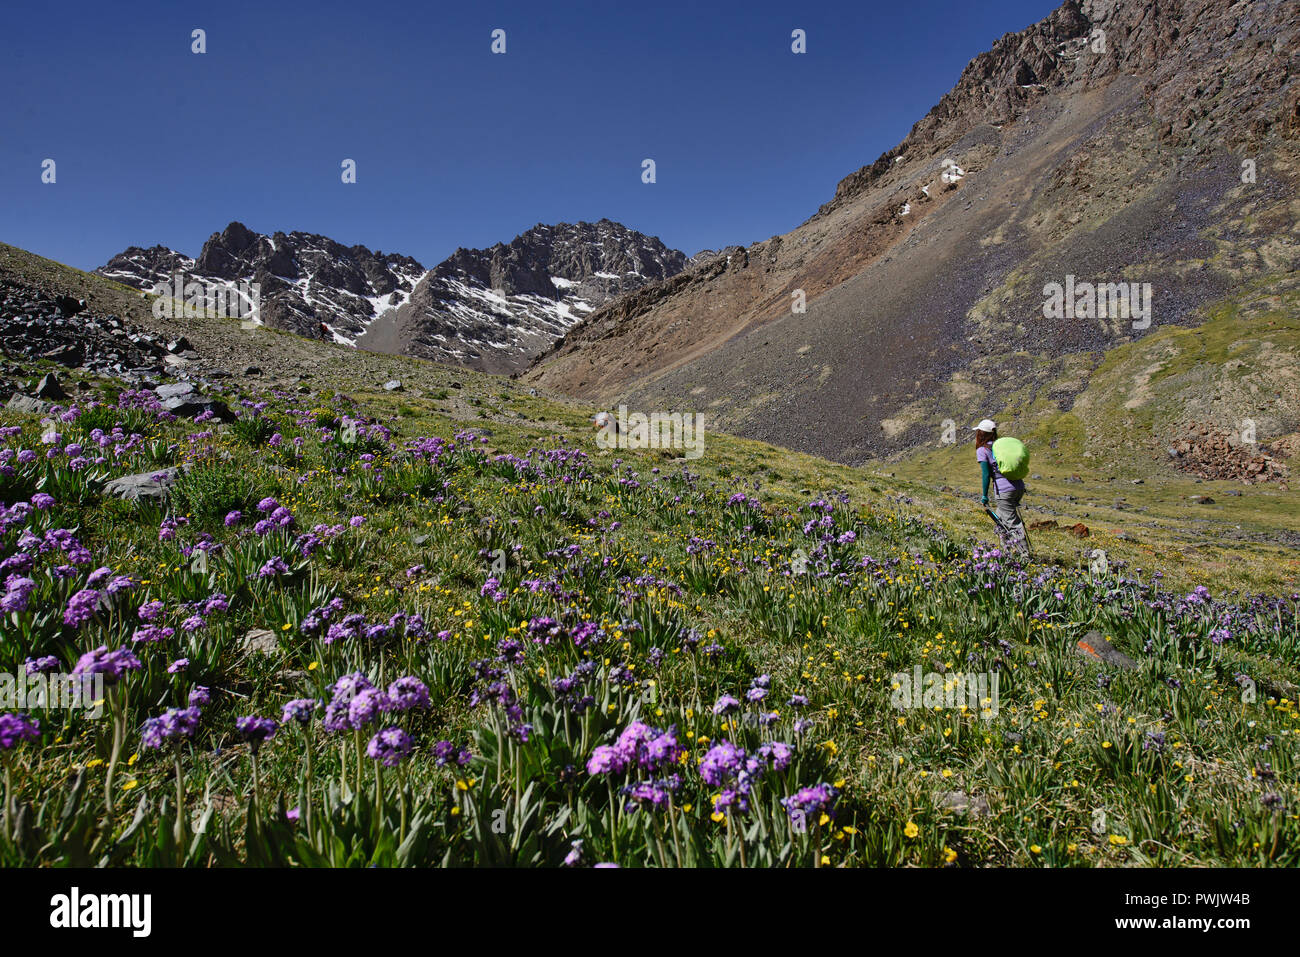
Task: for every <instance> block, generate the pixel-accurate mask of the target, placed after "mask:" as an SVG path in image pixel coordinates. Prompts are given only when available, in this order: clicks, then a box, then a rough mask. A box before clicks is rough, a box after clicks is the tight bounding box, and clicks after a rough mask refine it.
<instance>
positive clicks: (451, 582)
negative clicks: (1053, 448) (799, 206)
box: [0, 257, 1300, 866]
mask: <svg viewBox="0 0 1300 957" xmlns="http://www.w3.org/2000/svg"><path fill="white" fill-rule="evenodd" d="M32 261H35V259H34V257H32ZM44 268H48V269H49V270H50V272H49V273H48V276H47V281H48V282H53V283H55V284H58V283H60V282H62V280H61V278H60V277H61V275H62V274H61V273H60V272H59V270H58V268H56V267H55V266H54V265H53V264H50V265H49V266H48V267H44ZM68 281H69V282H71V281H72V280H68ZM187 322H188V321H187ZM176 328H177V329H178V330H179V331H183V332H185V333H186V334H187V335H189V336H191V338H192V340H193V341H194V342H196V343H198V344H199V348H200V350H201V351H206V352H210V353H214V354H218V355H231V356H236V355H242V354H244V353H247V354H259V355H261V356H262V361H263V365H264V366H265V367H266V370H267V371H266V381H264V382H259V381H255V380H247V379H239V378H235V379H231V380H226V382H225V385H226V395H225V397H226V399H227V400H228V402H229V403H230V405H231V407H232V408H233V409H235V410H236V411H237V412H238V413H239V419H238V421H237V422H235V423H234V424H232V425H229V426H224V425H216V424H215V423H213V422H206V423H194V422H183V421H168V420H167V419H168V417H167V416H165V415H159V413H158V411H157V408H156V403H155V402H154V401H153V400H152V399H151V398H150V397H149V396H147V395H145V394H142V393H139V392H134V391H131V390H123V389H122V386H121V384H120V383H114V382H111V381H107V380H104V381H99V380H96V381H88V382H86V384H85V387H84V388H82V389H80V390H78V392H77V394H76V396H75V397H74V399H73V400H71V401H69V402H65V403H63V407H62V408H60V409H56V410H51V412H50V415H49V418H48V420H47V421H45V422H42V421H40V420H39V419H38V417H37V416H18V415H15V414H13V413H3V417H4V418H3V424H4V432H3V433H0V436H2V437H0V501H2V502H3V503H4V504H5V509H4V512H3V513H2V515H3V518H2V520H0V528H2V529H3V530H2V531H0V562H3V563H4V564H3V567H4V571H5V576H6V578H5V585H4V594H3V602H2V604H0V608H3V615H4V618H3V628H2V629H0V671H3V672H9V673H11V674H12V673H15V672H17V671H20V670H24V669H25V667H26V666H27V663H28V662H31V663H32V666H33V667H35V668H36V669H37V670H41V669H52V670H53V671H55V672H67V671H72V670H76V669H78V668H79V669H80V670H81V671H82V672H84V673H92V674H93V673H95V672H99V673H102V674H105V675H106V679H105V680H106V681H107V682H108V685H107V688H106V689H105V693H104V697H103V699H102V701H103V704H102V710H103V714H102V716H100V717H94V716H92V715H93V712H91V713H84V712H82V711H77V710H62V711H60V710H41V709H26V708H22V707H9V706H7V705H0V714H4V715H6V717H3V718H0V723H2V724H0V727H2V728H3V734H2V735H0V755H2V756H3V758H4V769H5V779H4V787H5V809H6V812H7V813H6V816H5V818H4V823H3V830H2V835H3V836H0V862H2V863H4V864H10V865H13V864H108V863H118V864H132V865H162V864H174V863H184V864H187V865H191V866H202V865H213V864H289V865H297V866H311V865H356V866H359V865H364V864H377V865H384V866H388V865H437V864H449V865H470V864H474V865H487V864H546V865H561V864H563V863H565V862H566V860H568V861H569V862H571V863H580V864H583V865H591V864H595V863H607V862H617V863H619V864H621V865H624V866H636V865H663V864H677V863H687V864H692V863H694V864H705V865H739V864H742V863H743V864H749V865H756V864H763V865H767V864H772V865H795V866H819V865H828V866H855V865H912V864H916V865H926V866H940V865H949V864H951V865H957V866H985V865H999V864H1001V865H1006V864H1014V865H1024V866H1040V865H1043V866H1045V865H1056V866H1098V865H1124V864H1141V863H1160V864H1235V865H1244V864H1251V865H1254V864H1279V865H1294V864H1296V863H1297V860H1298V858H1300V854H1298V848H1300V843H1298V841H1297V838H1298V837H1300V834H1298V828H1297V816H1296V812H1295V808H1296V806H1297V800H1298V799H1300V795H1298V794H1297V780H1296V766H1295V751H1296V746H1295V745H1294V744H1293V743H1292V742H1294V741H1295V740H1296V738H1295V735H1297V734H1300V714H1297V710H1296V701H1297V697H1298V695H1300V663H1298V659H1297V642H1298V641H1300V626H1298V625H1297V619H1296V611H1297V599H1296V597H1295V595H1294V593H1295V592H1296V590H1297V588H1296V569H1295V566H1294V564H1289V565H1288V564H1287V562H1288V561H1293V558H1292V556H1293V553H1287V552H1284V551H1283V550H1282V549H1281V548H1280V547H1278V546H1276V545H1269V544H1267V543H1265V542H1263V541H1261V542H1251V541H1249V540H1247V539H1246V538H1243V539H1242V540H1240V541H1236V542H1234V541H1231V540H1229V539H1228V538H1227V536H1226V534H1225V533H1226V531H1227V530H1229V529H1231V528H1233V527H1234V526H1235V525H1236V524H1242V525H1243V530H1244V529H1246V528H1247V526H1248V523H1250V522H1254V523H1256V524H1257V525H1259V526H1261V535H1262V536H1264V537H1267V535H1272V536H1274V537H1277V536H1281V535H1285V534H1286V532H1287V531H1288V529H1293V526H1292V525H1291V524H1289V523H1290V522H1293V521H1294V519H1293V518H1291V517H1290V516H1288V515H1286V514H1284V512H1283V510H1282V509H1281V508H1280V507H1279V509H1278V510H1277V511H1276V512H1275V513H1265V512H1263V511H1262V510H1260V509H1258V508H1252V507H1251V506H1252V504H1253V501H1254V500H1253V499H1251V498H1247V497H1246V496H1243V498H1242V500H1240V501H1233V502H1230V503H1229V502H1226V500H1224V501H1225V504H1224V505H1223V506H1218V507H1217V508H1221V509H1223V510H1224V511H1222V512H1214V513H1213V515H1212V517H1207V518H1206V519H1204V521H1205V523H1206V524H1205V526H1204V535H1203V537H1204V541H1201V542H1197V543H1191V542H1188V541H1187V537H1186V532H1185V524H1186V523H1185V517H1186V514H1187V507H1186V505H1184V504H1180V503H1179V502H1177V501H1176V500H1175V499H1176V493H1177V491H1178V490H1177V489H1171V488H1165V487H1163V486H1162V487H1160V488H1157V487H1156V483H1151V484H1150V485H1148V486H1144V487H1142V491H1141V494H1144V495H1150V496H1152V498H1151V499H1150V505H1149V506H1147V507H1148V511H1147V512H1146V513H1143V514H1142V523H1141V527H1140V529H1136V530H1135V529H1134V528H1133V527H1132V524H1131V519H1132V518H1133V514H1132V512H1129V511H1125V512H1123V513H1122V515H1119V514H1117V515H1116V516H1115V521H1114V522H1113V523H1112V522H1111V521H1110V520H1109V518H1107V520H1104V521H1101V520H1099V518H1101V516H1102V514H1103V513H1104V512H1105V510H1100V511H1099V512H1097V513H1093V512H1090V511H1087V510H1086V509H1085V508H1084V504H1083V503H1068V502H1065V503H1062V504H1060V506H1059V508H1060V510H1061V515H1060V517H1061V518H1064V519H1067V520H1068V519H1078V518H1083V520H1084V521H1087V522H1089V523H1090V524H1091V526H1092V528H1093V534H1092V536H1091V537H1090V538H1089V539H1088V540H1078V539H1074V538H1072V537H1069V536H1067V535H1066V534H1065V533H1064V532H1062V531H1060V530H1056V531H1052V532H1047V533H1040V534H1038V535H1037V536H1036V541H1035V544H1036V547H1037V553H1038V556H1037V557H1038V561H1037V562H1036V563H1035V564H1031V565H1028V566H1024V565H1022V564H1020V563H1019V562H1017V561H1015V560H1013V559H1011V558H1008V557H1006V556H1004V555H1002V554H1001V552H1000V551H999V550H998V549H997V548H996V547H995V544H994V543H993V542H991V541H989V537H990V534H989V533H990V531H991V529H990V527H988V526H987V525H986V524H985V522H986V521H987V520H986V519H984V518H983V517H982V515H980V514H979V512H978V510H977V509H976V508H975V507H974V506H973V505H972V502H971V498H970V495H969V494H968V493H967V492H958V491H955V490H951V489H949V490H945V489H944V487H943V486H942V485H941V484H940V483H942V482H943V481H945V480H947V481H949V482H951V483H952V484H953V485H960V486H965V487H966V488H967V489H971V490H973V477H972V476H970V475H969V474H968V473H969V472H970V471H971V470H970V469H969V462H968V459H969V449H968V448H965V447H963V448H959V449H949V450H947V451H945V452H943V453H942V454H940V455H937V456H936V457H935V458H934V459H933V460H931V461H929V462H928V463H927V462H924V461H923V460H919V459H915V460H910V461H909V462H908V463H907V466H906V469H905V468H904V466H903V465H898V466H894V465H890V466H886V467H885V468H887V469H891V470H893V471H895V472H896V473H897V474H896V475H894V476H891V475H889V474H888V473H887V472H885V471H882V470H872V471H864V470H856V469H851V468H848V467H845V466H839V465H833V464H830V463H827V462H824V461H822V460H819V459H816V458H813V457H810V456H805V455H800V454H795V453H789V452H784V451H782V450H779V449H775V448H772V447H770V446H766V445H762V444H760V443H756V442H750V441H745V440H740V439H735V438H731V437H728V436H725V435H713V434H709V435H708V436H707V438H706V444H705V449H704V454H703V455H702V457H700V458H698V459H693V460H687V459H683V458H680V457H678V454H677V453H676V452H674V451H673V450H671V449H663V450H659V449H652V450H620V451H618V452H610V451H605V450H602V449H600V448H599V447H598V446H597V444H596V443H595V441H594V436H593V433H592V432H591V428H590V424H589V419H588V416H589V414H590V411H591V410H589V409H582V408H578V407H575V406H572V405H567V404H563V403H559V402H555V401H552V400H551V399H548V398H547V397H545V396H541V395H534V394H531V390H528V389H527V388H525V387H523V386H521V385H519V384H517V383H513V382H510V381H506V380H500V379H494V378H492V377H487V376H475V375H467V374H463V373H461V372H459V371H456V370H450V369H445V368H439V367H435V366H431V365H428V364H424V363H420V362H416V361H411V360H402V359H395V358H390V357H377V356H369V355H365V354H358V353H354V352H350V351H348V350H343V349H335V348H331V347H325V346H318V345H315V344H310V343H306V342H304V341H302V340H294V339H292V338H291V337H285V336H280V335H275V334H272V333H270V332H267V331H265V330H255V331H251V332H250V331H244V330H241V329H239V328H238V326H237V324H234V323H225V324H224V325H223V324H222V323H220V322H218V321H216V320H204V321H201V322H193V323H190V324H188V325H187V324H186V323H185V322H180V323H178V324H177V326H176ZM1119 365H1120V364H1119V363H1117V366H1116V367H1117V368H1119ZM41 371H43V370H42V369H41V368H40V367H37V366H32V367H28V368H25V369H24V370H22V372H21V374H20V378H21V377H22V376H24V375H30V376H33V377H34V376H35V375H36V374H38V373H39V372H41ZM1117 374H1118V373H1117ZM392 377H400V378H401V380H402V382H403V384H404V387H403V390H402V391H400V392H390V391H386V390H384V389H383V388H382V386H381V385H380V384H379V383H381V382H383V381H384V380H385V379H386V378H392ZM1058 431H1061V430H1058ZM1070 448H1071V446H1070V445H1069V444H1068V443H1066V444H1064V445H1062V448H1061V450H1060V455H1061V459H1060V461H1059V462H1058V461H1053V460H1052V459H1051V457H1050V456H1048V455H1044V456H1042V459H1044V461H1042V462H1039V463H1038V465H1039V467H1041V468H1042V469H1043V470H1044V473H1045V475H1044V479H1043V480H1042V482H1041V483H1040V484H1041V487H1042V492H1041V493H1040V494H1041V495H1043V496H1044V497H1051V498H1053V500H1055V499H1057V498H1059V497H1060V496H1063V495H1066V494H1075V495H1076V497H1082V495H1083V494H1084V493H1082V492H1081V491H1080V490H1079V487H1078V486H1077V485H1075V484H1073V483H1069V482H1066V481H1065V480H1066V479H1067V478H1068V470H1069V469H1072V468H1077V467H1078V466H1079V461H1080V460H1074V459H1071V458H1069V457H1068V455H1067V453H1068V451H1069V449H1070ZM171 467H176V468H179V469H180V470H181V471H180V477H179V478H178V479H177V480H176V483H175V485H174V486H173V487H172V489H171V494H170V496H169V497H167V498H165V499H161V500H158V501H150V500H145V501H142V502H139V503H131V502H125V501H122V500H120V499H117V498H115V497H113V496H112V495H110V494H109V493H108V492H107V491H106V490H105V484H106V482H107V481H109V480H110V479H112V478H114V477H117V476H120V475H123V474H136V473H161V472H162V471H163V470H165V469H167V468H171ZM905 471H907V472H908V474H904V472H905ZM1202 487H1203V486H1198V488H1202ZM1067 489H1072V490H1073V492H1068V491H1066V490H1067ZM1124 494H1125V495H1126V496H1127V497H1129V498H1130V500H1136V499H1135V496H1136V494H1138V493H1137V492H1134V491H1130V489H1128V488H1126V489H1125V491H1124ZM1248 494H1249V495H1250V496H1256V495H1262V494H1263V493H1262V492H1256V491H1251V492H1249V493H1248ZM46 496H48V497H46ZM1166 499H1167V500H1166ZM1144 501H1145V500H1144ZM23 503H27V504H23ZM1238 508H1239V509H1240V511H1235V510H1236V509H1238ZM1078 509H1084V511H1083V513H1082V514H1080V513H1079V512H1078V511H1077V510H1078ZM1071 510H1076V511H1071ZM1066 512H1069V514H1068V515H1067V514H1066ZM1033 517H1034V515H1032V514H1031V518H1033ZM1266 525H1267V526H1269V527H1268V528H1267V529H1265V528H1263V526H1266ZM1120 533H1122V535H1123V537H1121V534H1120ZM1198 534H1199V533H1198ZM1193 545H1199V546H1200V547H1193ZM1096 547H1104V548H1105V549H1106V550H1107V551H1108V555H1109V559H1110V560H1109V565H1108V569H1107V571H1106V572H1105V573H1099V572H1098V573H1094V572H1093V571H1092V570H1091V569H1090V568H1089V564H1088V557H1089V554H1090V553H1091V550H1092V549H1093V548H1096ZM1197 586H1201V587H1200V588H1198V587H1197ZM1262 587H1267V588H1268V589H1269V590H1270V591H1272V592H1273V594H1274V595H1275V596H1276V597H1265V596H1261V595H1258V594H1255V593H1254V592H1255V591H1256V590H1257V589H1259V588H1262ZM1093 630H1096V631H1099V632H1100V633H1102V634H1103V635H1105V636H1108V637H1109V638H1110V639H1111V640H1112V641H1113V643H1114V645H1115V646H1116V647H1117V648H1119V649H1120V650H1122V651H1123V652H1126V653H1127V654H1128V655H1130V656H1132V658H1133V659H1134V660H1135V662H1136V668H1135V669H1133V670H1122V669H1116V668H1113V667H1111V666H1109V665H1102V664H1100V663H1097V662H1095V661H1094V660H1093V659H1091V658H1087V657H1084V656H1083V655H1082V654H1080V652H1079V651H1078V650H1077V643H1078V642H1079V641H1080V640H1081V639H1084V638H1085V636H1087V635H1088V633H1089V632H1091V631H1093ZM1087 640H1088V641H1089V642H1091V643H1094V644H1095V642H1096V639H1095V638H1088V639H1087ZM96 649H99V650H98V651H97V650H96ZM915 669H920V674H921V675H922V681H923V682H925V681H930V682H932V683H933V682H935V681H937V682H939V685H938V686H939V687H940V688H943V687H944V686H945V685H946V686H947V688H948V689H949V692H948V694H947V696H946V697H944V696H942V695H941V697H940V698H939V699H935V698H933V697H931V698H930V699H929V700H927V699H926V697H925V695H924V694H920V693H918V694H917V695H916V696H915V698H914V699H912V700H908V698H912V696H911V695H910V694H909V695H907V696H906V697H905V696H904V694H903V692H904V690H906V691H909V692H910V691H911V685H912V680H911V677H910V676H912V675H914V674H915V673H916V671H915ZM900 675H905V676H908V678H907V679H906V680H900V678H899V676H900ZM931 675H933V676H937V677H934V678H930V677H928V676H931ZM965 675H970V676H973V677H974V678H975V679H976V683H975V685H974V687H975V688H976V689H977V690H976V698H975V700H971V699H970V698H969V697H966V696H962V695H958V694H956V689H957V682H958V679H959V676H965ZM994 676H996V680H997V685H996V692H994V688H993V685H992V681H993V678H994ZM115 677H116V678H117V679H118V680H114V678H115ZM965 680H966V679H965V678H964V677H961V681H962V682H963V687H965ZM980 681H983V684H980V683H979V682H980ZM2 684H3V681H2V680H0V685H2ZM371 686H373V688H371ZM922 687H924V684H923V685H922ZM201 689H206V691H204V690H201ZM367 689H370V690H367ZM4 690H5V689H4V687H2V686H0V692H3V691H4ZM918 690H919V689H918ZM937 693H938V692H932V694H937ZM291 702H296V703H295V704H292V705H290V703H291ZM286 705H290V708H289V713H288V715H287V716H286V714H285V708H286ZM22 711H26V712H27V714H28V715H29V716H30V718H32V719H35V720H36V721H37V722H39V727H38V728H36V729H31V728H30V725H28V724H27V723H26V722H25V721H24V720H20V719H18V718H16V717H12V716H11V715H12V714H13V713H15V712H22ZM250 717H251V718H264V719H272V720H274V721H276V722H283V723H282V724H280V725H279V726H278V727H274V728H273V726H272V725H271V724H269V723H263V722H249V721H246V720H244V719H247V718H250ZM267 735H270V736H269V738H268V737H267ZM178 809H179V812H178Z"/></svg>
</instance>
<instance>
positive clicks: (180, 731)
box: [140, 705, 202, 750]
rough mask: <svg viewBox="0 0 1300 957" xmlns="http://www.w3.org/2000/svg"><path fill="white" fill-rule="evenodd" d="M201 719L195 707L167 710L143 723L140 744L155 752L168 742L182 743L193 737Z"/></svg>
mask: <svg viewBox="0 0 1300 957" xmlns="http://www.w3.org/2000/svg"><path fill="white" fill-rule="evenodd" d="M200 717H202V714H201V712H200V711H199V708H198V706H197V705H191V706H190V707H188V708H168V709H167V710H166V711H164V712H163V713H162V714H160V715H158V716H157V717H154V718H149V719H148V720H146V721H145V723H144V727H143V728H142V729H141V730H140V743H141V744H143V745H144V747H146V748H152V749H154V750H157V749H158V748H161V747H162V746H163V745H164V744H166V743H167V742H168V741H182V740H184V739H186V738H192V737H194V732H196V731H197V730H198V729H199V718H200Z"/></svg>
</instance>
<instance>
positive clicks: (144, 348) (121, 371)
mask: <svg viewBox="0 0 1300 957" xmlns="http://www.w3.org/2000/svg"><path fill="white" fill-rule="evenodd" d="M0 350H3V351H4V353H5V355H7V356H9V357H11V358H13V359H19V360H37V359H47V360H50V361H52V362H57V363H58V364H59V365H62V366H66V367H68V368H69V369H73V368H81V369H85V370H86V371H87V372H91V373H101V374H105V375H114V376H118V377H120V378H123V379H126V380H128V381H130V380H139V379H144V378H147V377H150V376H159V375H162V374H163V372H164V371H165V368H166V366H167V365H169V364H170V363H169V362H168V361H167V358H168V356H171V355H173V351H174V352H176V353H183V352H185V351H187V350H188V344H187V343H183V342H171V343H169V342H168V340H167V339H166V338H165V337H163V336H161V335H158V334H157V333H151V332H148V331H145V330H143V329H140V328H138V327H136V326H134V325H132V324H130V323H128V322H125V321H123V320H122V319H121V318H119V317H118V316H115V315H111V314H99V313H96V312H93V311H91V310H90V309H89V308H88V307H87V304H86V301H85V300H84V299H75V298H73V297H71V296H64V295H58V294H55V293H50V292H46V291H44V290H42V289H39V288H37V287H34V286H25V285H21V284H17V283H14V282H12V281H10V280H0Z"/></svg>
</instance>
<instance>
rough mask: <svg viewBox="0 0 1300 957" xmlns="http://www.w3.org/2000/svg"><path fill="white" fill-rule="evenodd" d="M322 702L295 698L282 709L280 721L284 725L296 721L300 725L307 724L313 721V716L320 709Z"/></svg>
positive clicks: (313, 699)
mask: <svg viewBox="0 0 1300 957" xmlns="http://www.w3.org/2000/svg"><path fill="white" fill-rule="evenodd" d="M320 704H321V703H320V701H319V700H318V699H316V698H294V699H293V700H292V701H290V702H288V703H287V704H286V705H285V706H284V708H283V709H281V713H280V720H281V722H282V723H284V724H288V723H289V722H291V721H295V722H297V723H298V724H307V723H308V722H309V721H311V718H312V715H314V714H315V713H316V709H317V708H319V707H320Z"/></svg>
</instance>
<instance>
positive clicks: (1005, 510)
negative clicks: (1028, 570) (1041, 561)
mask: <svg viewBox="0 0 1300 957" xmlns="http://www.w3.org/2000/svg"><path fill="white" fill-rule="evenodd" d="M1024 494H1025V493H1024V490H1023V489H1017V488H1013V489H1012V490H1011V491H1009V492H1006V493H1002V492H998V493H996V494H995V495H994V496H993V512H994V514H996V515H997V517H998V520H999V521H1001V522H1002V524H1003V525H1005V526H1006V528H1007V539H1008V544H1010V545H1012V546H1014V547H1015V548H1018V549H1020V550H1021V551H1023V552H1026V553H1028V551H1029V543H1028V541H1027V540H1026V536H1025V523H1024V520H1023V519H1021V517H1020V499H1021V498H1022V497H1023V496H1024Z"/></svg>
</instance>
